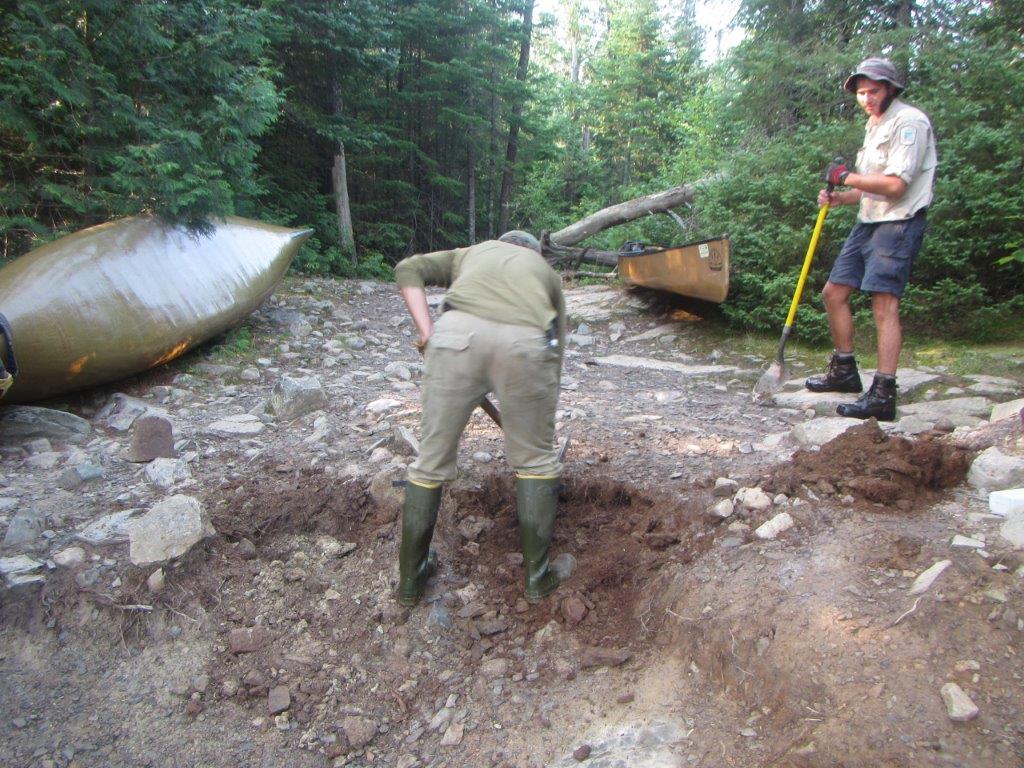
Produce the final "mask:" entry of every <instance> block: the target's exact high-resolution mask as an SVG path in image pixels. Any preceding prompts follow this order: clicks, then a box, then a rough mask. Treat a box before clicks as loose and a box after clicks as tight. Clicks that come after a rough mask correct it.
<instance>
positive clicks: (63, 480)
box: [57, 463, 103, 491]
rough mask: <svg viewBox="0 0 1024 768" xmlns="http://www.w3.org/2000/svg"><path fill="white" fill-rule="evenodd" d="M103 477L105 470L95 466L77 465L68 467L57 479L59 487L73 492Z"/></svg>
mask: <svg viewBox="0 0 1024 768" xmlns="http://www.w3.org/2000/svg"><path fill="white" fill-rule="evenodd" d="M101 477H103V470H102V469H101V468H100V467H97V466H96V465H95V464H88V463H86V464H76V465H75V466H73V467H68V468H67V469H65V470H64V471H63V472H61V473H60V476H59V477H58V478H57V487H58V488H63V489H64V490H65V491H73V490H74V489H76V488H78V487H79V486H80V485H82V484H84V483H88V482H89V481H90V480H98V479H99V478H101Z"/></svg>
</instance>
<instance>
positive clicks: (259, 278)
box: [0, 217, 312, 404]
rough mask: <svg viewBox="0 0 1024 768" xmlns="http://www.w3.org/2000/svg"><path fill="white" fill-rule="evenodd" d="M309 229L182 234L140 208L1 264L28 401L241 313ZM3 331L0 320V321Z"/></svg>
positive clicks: (198, 336)
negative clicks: (140, 214)
mask: <svg viewBox="0 0 1024 768" xmlns="http://www.w3.org/2000/svg"><path fill="white" fill-rule="evenodd" d="M311 232H312V230H295V229H288V228H286V227H279V226H274V225H271V224H265V223H262V222H259V221H253V220H250V219H242V218H237V217H230V218H228V219H225V220H222V221H218V222H215V223H214V224H213V226H212V228H211V229H210V230H209V231H205V232H191V231H188V230H185V229H183V228H179V227H171V226H168V225H166V224H163V223H161V222H160V221H158V220H156V219H153V218H148V217H138V218H130V219H120V220H118V221H113V222H109V223H107V224H101V225H99V226H96V227H90V228H88V229H84V230H82V231H80V232H76V233H75V234H72V235H68V236H67V237H62V238H60V239H59V240H55V241H54V242H52V243H48V244H47V245H44V246H42V247H41V248H37V249H36V250H34V251H32V252H31V253H28V254H26V255H25V256H22V257H21V258H19V259H17V260H15V261H13V262H11V263H10V264H8V265H6V266H5V267H4V268H3V269H0V310H2V311H3V313H4V315H6V318H7V320H8V321H9V326H8V329H7V330H8V331H9V334H10V336H9V337H8V338H7V339H5V341H4V342H3V344H2V346H0V352H6V353H7V355H6V356H2V357H3V362H4V363H5V364H6V365H7V368H8V370H9V371H10V369H11V365H10V364H11V363H12V362H13V349H14V344H16V345H17V353H18V363H19V364H20V370H19V371H18V375H17V376H16V377H15V378H14V382H13V386H11V387H10V390H9V392H8V393H7V395H6V396H5V397H4V399H3V402H4V403H5V404H6V403H26V402H33V401H35V400H42V399H45V398H47V397H54V396H56V395H61V394H65V393H67V392H72V391H75V390H79V389H84V388H86V387H90V386H94V385H97V384H102V383H105V382H108V381H114V380H117V379H120V378H124V377H127V376H132V375H134V374H137V373H141V372H142V371H145V370H148V369H149V368H153V367H155V366H158V365H162V364H164V363H166V362H169V361H170V360H173V359H174V358H176V357H178V356H179V355H181V354H183V353H185V352H186V351H188V350H189V349H191V348H192V347H194V346H196V345H197V344H201V343H202V342H204V341H207V340H208V339H210V338H212V337H214V336H216V335H217V334H220V333H223V332H224V331H227V330H229V329H230V328H232V327H234V326H235V325H237V324H238V323H240V322H242V321H243V320H244V319H245V318H246V317H247V316H248V315H249V314H250V313H252V311H253V310H255V309H256V308H257V307H259V306H260V304H262V303H263V302H264V301H265V300H266V299H267V297H268V296H270V294H271V293H273V291H274V289H275V288H276V287H277V286H278V284H279V283H280V281H281V279H282V278H283V277H284V274H285V272H286V271H287V269H288V266H289V265H290V264H291V262H292V259H293V258H294V257H295V254H296V253H297V252H298V250H299V246H301V244H302V242H303V241H304V240H305V239H306V238H307V237H308V236H309V235H310V233H311ZM0 329H2V328H0Z"/></svg>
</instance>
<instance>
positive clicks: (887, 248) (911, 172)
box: [806, 58, 938, 421]
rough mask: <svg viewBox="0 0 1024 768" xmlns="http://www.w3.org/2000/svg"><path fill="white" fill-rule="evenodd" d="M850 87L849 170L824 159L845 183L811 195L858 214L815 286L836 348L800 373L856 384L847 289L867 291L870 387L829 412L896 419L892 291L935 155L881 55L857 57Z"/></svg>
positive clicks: (916, 231)
mask: <svg viewBox="0 0 1024 768" xmlns="http://www.w3.org/2000/svg"><path fill="white" fill-rule="evenodd" d="M843 87H844V88H845V89H846V90H847V91H849V92H850V93H853V94H856V96H857V103H858V104H860V106H861V107H862V108H863V109H864V111H865V112H866V113H867V115H868V121H867V128H866V130H865V133H864V145H863V146H862V147H861V149H860V151H859V152H858V153H857V166H856V170H855V171H850V170H849V169H847V167H846V166H845V165H843V164H842V163H833V164H832V165H830V166H829V167H828V170H827V171H826V172H825V180H826V181H827V182H829V184H832V185H834V186H836V187H838V186H846V187H849V189H848V190H844V191H841V192H833V193H832V194H829V192H828V191H827V190H825V189H823V190H822V191H821V192H820V193H819V194H818V204H819V205H824V204H825V203H830V204H831V205H854V204H859V205H860V210H859V212H858V214H857V223H856V224H855V225H854V227H853V230H852V231H851V232H850V235H849V237H847V238H846V242H845V243H844V244H843V248H842V250H841V251H840V253H839V256H838V257H837V258H836V262H835V264H834V265H833V266H832V273H831V274H830V275H829V278H828V282H827V283H825V288H824V289H823V290H822V297H823V298H824V300H825V310H826V311H827V312H828V323H829V330H830V331H831V332H832V343H833V345H834V346H835V350H834V352H833V353H832V359H831V360H830V361H829V365H828V371H827V372H826V373H825V374H823V375H820V376H812V377H811V378H809V379H807V382H806V387H807V388H808V389H809V390H811V391H813V392H860V391H861V390H862V389H863V387H862V385H861V381H860V373H858V371H857V362H856V361H855V360H854V356H853V315H852V314H851V312H850V294H852V293H853V291H854V290H856V289H858V288H859V289H860V290H862V291H866V292H868V293H870V294H871V311H872V313H873V314H874V317H875V329H876V331H877V334H878V370H877V372H876V373H875V378H874V381H873V382H872V383H871V388H870V389H868V391H867V392H865V393H864V394H863V395H861V397H860V398H859V399H858V400H857V401H856V402H854V403H850V404H846V403H844V404H842V405H840V406H839V407H838V408H837V409H836V412H837V413H838V414H839V415H840V416H851V417H853V418H856V419H867V418H870V417H872V416H873V417H875V418H876V419H879V420H882V421H893V420H894V419H895V418H896V366H897V363H898V362H899V356H900V347H901V346H902V344H903V334H902V330H901V328H900V314H899V311H900V297H901V296H902V295H903V289H904V288H905V287H906V285H907V280H908V279H909V278H910V269H911V267H912V266H913V263H914V258H915V257H916V256H917V254H918V251H920V250H921V241H922V239H923V237H924V231H925V214H926V211H927V208H928V204H929V203H931V201H932V185H933V183H934V180H935V168H936V166H937V164H938V160H937V158H936V153H935V134H934V133H933V132H932V126H931V123H930V122H929V121H928V117H927V115H925V114H924V112H922V111H921V110H919V109H916V108H915V107H912V106H910V105H909V104H905V103H903V102H902V101H900V100H899V98H897V97H898V96H899V95H900V94H901V93H902V92H903V88H904V85H903V82H902V80H901V79H900V77H899V75H898V74H897V72H896V68H895V67H894V66H893V65H892V63H891V62H890V61H888V60H887V59H881V58H869V59H865V60H864V61H862V62H861V63H860V65H859V66H858V67H857V69H856V70H854V72H853V74H851V75H850V76H849V77H848V78H847V80H846V83H845V84H844V86H843Z"/></svg>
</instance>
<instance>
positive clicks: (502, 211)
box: [498, 0, 533, 232]
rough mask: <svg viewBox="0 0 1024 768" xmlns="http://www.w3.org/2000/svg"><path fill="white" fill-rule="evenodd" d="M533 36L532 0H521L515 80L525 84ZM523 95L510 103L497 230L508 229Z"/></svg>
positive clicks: (503, 230)
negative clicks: (517, 63)
mask: <svg viewBox="0 0 1024 768" xmlns="http://www.w3.org/2000/svg"><path fill="white" fill-rule="evenodd" d="M532 36H533V0H523V42H522V46H521V47H520V48H519V66H518V67H517V68H516V80H518V81H519V82H520V83H522V84H524V85H525V84H526V72H527V69H528V68H529V66H530V38H531V37H532ZM524 101H525V96H524V97H520V98H517V99H516V101H515V104H513V105H512V114H511V116H510V117H509V124H508V146H507V147H506V149H505V167H504V168H503V169H502V172H501V196H500V198H499V204H498V211H499V212H498V231H499V232H505V231H507V230H508V217H509V212H508V209H509V204H510V202H511V200H512V180H513V177H514V174H515V165H516V154H517V153H518V151H519V124H520V123H521V122H522V119H523V102H524Z"/></svg>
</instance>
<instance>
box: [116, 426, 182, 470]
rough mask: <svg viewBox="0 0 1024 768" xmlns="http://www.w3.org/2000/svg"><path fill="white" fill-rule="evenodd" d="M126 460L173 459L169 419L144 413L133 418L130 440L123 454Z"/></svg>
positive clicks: (172, 432) (172, 427)
mask: <svg viewBox="0 0 1024 768" xmlns="http://www.w3.org/2000/svg"><path fill="white" fill-rule="evenodd" d="M123 456H124V458H125V459H126V460H127V461H133V462H145V461H152V460H153V459H158V458H164V459H173V458H174V457H175V456H177V453H176V452H175V450H174V426H173V425H172V424H171V421H170V419H167V418H165V417H163V416H157V415H156V414H145V415H143V416H140V417H139V418H137V419H136V420H135V424H134V426H133V427H132V441H131V444H130V445H129V446H128V448H127V450H125V452H124V454H123Z"/></svg>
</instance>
